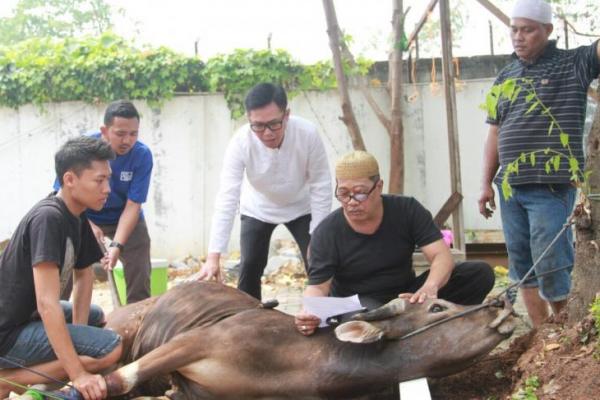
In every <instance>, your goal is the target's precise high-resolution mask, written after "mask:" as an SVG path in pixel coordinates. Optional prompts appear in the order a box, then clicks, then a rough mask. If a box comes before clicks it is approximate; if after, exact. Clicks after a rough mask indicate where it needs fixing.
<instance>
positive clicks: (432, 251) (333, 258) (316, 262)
mask: <svg viewBox="0 0 600 400" xmlns="http://www.w3.org/2000/svg"><path fill="white" fill-rule="evenodd" d="M335 173H336V182H337V187H336V190H335V196H336V198H337V199H338V201H339V202H340V203H341V205H342V207H341V208H339V209H337V210H335V211H334V212H332V213H331V214H329V216H327V217H326V218H325V219H324V220H323V221H322V222H321V224H320V225H319V226H318V227H317V229H315V231H314V234H313V238H312V240H311V248H310V256H309V268H308V280H309V281H308V286H307V287H306V289H305V291H304V296H335V297H343V296H351V295H354V294H358V295H359V298H360V301H361V303H362V304H363V306H366V307H368V308H374V307H377V306H380V305H383V304H384V303H387V302H388V301H391V300H392V299H394V298H396V297H398V296H400V297H404V298H406V299H408V300H409V301H410V302H411V303H414V302H419V303H422V302H423V301H425V299H427V298H436V297H440V298H443V299H446V300H449V301H452V302H454V303H458V304H478V303H481V302H482V301H483V299H484V298H485V296H486V295H487V294H488V293H489V291H490V290H491V289H492V287H493V285H494V274H493V271H492V269H491V268H490V266H489V265H488V264H486V263H484V262H477V261H475V262H463V263H460V264H458V265H456V266H455V265H454V262H453V260H452V255H451V254H450V250H449V249H448V246H446V244H445V243H444V241H443V240H442V234H441V232H440V230H439V229H438V228H437V227H436V226H435V224H434V222H433V219H432V217H431V213H430V212H429V211H427V210H426V209H425V208H424V207H423V206H422V205H421V204H420V203H419V202H418V201H417V200H415V199H414V198H412V197H404V196H395V195H382V190H383V181H382V180H381V179H380V176H379V166H378V164H377V160H375V158H374V157H373V156H372V155H371V154H369V153H367V152H364V151H354V152H352V153H350V154H347V155H345V156H344V157H342V158H341V159H340V160H339V161H338V162H337V164H336V168H335ZM416 246H419V248H420V249H421V251H422V252H423V254H424V255H425V257H426V258H427V261H428V262H429V263H430V265H431V266H430V269H429V270H428V271H426V272H424V273H423V274H421V275H419V276H416V275H415V272H414V269H413V267H412V254H413V252H414V250H415V247H416ZM319 322H320V321H319V319H318V318H317V317H315V316H313V315H308V314H305V313H300V314H298V315H297V316H296V326H297V328H298V330H299V331H300V332H301V333H302V334H304V335H310V334H312V333H313V332H314V330H315V328H316V327H317V326H318V325H319Z"/></svg>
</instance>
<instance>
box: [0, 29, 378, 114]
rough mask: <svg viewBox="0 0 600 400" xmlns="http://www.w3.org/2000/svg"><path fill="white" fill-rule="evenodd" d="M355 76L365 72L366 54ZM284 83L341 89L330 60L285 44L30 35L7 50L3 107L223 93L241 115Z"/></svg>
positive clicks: (0, 80)
mask: <svg viewBox="0 0 600 400" xmlns="http://www.w3.org/2000/svg"><path fill="white" fill-rule="evenodd" d="M357 64H358V65H357V67H355V68H353V69H351V68H350V67H349V66H346V68H347V72H348V73H349V74H360V75H365V74H366V73H367V72H368V71H369V68H370V66H371V64H372V63H371V62H370V61H368V60H365V59H362V58H361V59H359V60H358V63H357ZM267 81H268V82H275V83H279V84H281V85H283V86H284V87H285V88H286V89H287V90H288V94H289V96H290V98H291V97H293V96H294V95H296V94H297V93H298V92H299V91H301V90H327V89H332V88H335V87H336V79H335V73H334V71H333V66H332V65H331V62H330V61H320V62H317V63H315V64H313V65H302V64H300V63H299V62H298V61H296V60H294V59H293V57H292V56H291V55H290V54H289V53H288V52H286V51H285V50H249V49H238V50H234V51H233V52H232V53H230V54H224V55H218V56H216V57H213V58H210V59H209V60H208V61H207V62H206V63H204V62H203V61H201V60H200V59H198V58H196V57H186V56H182V55H179V54H177V53H175V52H173V51H172V50H169V49H167V48H164V47H160V48H156V49H154V48H143V49H138V48H135V47H134V46H132V45H130V44H129V43H128V42H127V41H126V40H125V39H123V38H120V37H119V36H116V35H114V34H111V33H105V34H103V35H102V36H99V37H88V38H84V39H74V38H69V39H50V38H41V39H30V40H27V41H25V42H21V43H19V44H17V45H14V46H11V47H4V48H0V106H7V107H12V108H18V107H20V106H22V105H25V104H29V103H32V104H35V105H37V106H40V107H43V105H44V104H46V103H51V102H62V101H84V102H87V103H100V102H101V103H106V102H110V101H112V100H114V99H119V98H126V99H132V100H146V101H148V102H149V103H150V104H151V105H153V106H160V104H162V103H163V102H164V101H165V100H168V99H170V98H172V97H173V96H174V95H175V94H177V93H198V92H205V91H209V92H222V93H223V94H224V96H225V99H226V101H227V105H228V106H229V108H230V110H231V114H232V117H233V118H238V117H240V116H242V115H243V113H244V107H243V99H244V97H245V95H246V93H247V91H248V90H249V89H250V88H251V87H252V86H254V85H255V84H256V83H259V82H267Z"/></svg>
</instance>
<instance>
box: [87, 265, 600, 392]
mask: <svg viewBox="0 0 600 400" xmlns="http://www.w3.org/2000/svg"><path fill="white" fill-rule="evenodd" d="M194 270H196V268H193V269H190V270H173V269H170V273H169V276H170V279H169V286H172V285H174V284H177V283H178V282H179V281H181V280H183V279H185V278H187V277H188V276H189V275H190V274H191V273H192V272H193V271H194ZM304 280H305V277H304V275H303V271H302V270H301V269H299V267H298V266H297V265H294V264H293V263H288V264H284V265H283V267H282V268H281V269H280V270H279V272H277V273H274V274H272V275H269V276H267V277H266V278H265V279H264V280H263V297H264V298H277V299H278V300H279V302H280V307H279V309H281V310H282V311H284V312H289V313H292V314H293V313H295V312H296V311H297V310H298V309H299V307H300V300H299V299H300V296H301V292H302V288H303V286H304ZM227 281H228V283H230V284H233V283H234V282H235V276H232V275H229V276H228V278H227ZM501 289H502V287H501V286H500V287H497V288H496V290H501ZM93 301H94V302H95V303H96V304H98V305H100V306H102V307H103V308H104V309H105V311H107V312H110V310H112V302H111V297H110V292H109V290H108V284H107V283H106V282H97V283H96V285H95V288H94V299H93ZM517 311H518V312H520V313H524V310H523V309H522V308H521V309H519V307H517ZM599 355H600V343H599V340H598V333H597V332H596V331H595V328H594V327H593V323H592V321H591V317H590V318H589V319H586V320H584V321H582V322H581V323H580V324H578V325H577V326H575V327H564V326H563V325H561V324H559V323H548V324H546V325H544V326H543V327H542V328H541V329H539V330H537V331H530V330H529V328H528V326H527V325H526V324H525V323H524V322H523V321H521V323H520V325H519V327H518V329H517V331H516V334H515V335H513V337H512V338H511V340H510V341H506V342H504V343H503V345H502V346H500V347H499V348H497V349H496V350H495V351H494V352H492V353H491V354H490V355H488V356H486V357H484V358H483V359H482V360H481V361H479V362H478V363H477V364H476V365H474V366H473V367H471V368H469V369H467V370H466V371H463V372H462V373H459V374H456V375H453V376H449V377H446V378H441V379H429V386H430V390H431V395H432V399H433V400H475V399H481V400H513V399H515V400H519V399H524V400H535V399H539V400H570V399H573V400H594V399H600V356H599ZM397 398H398V397H397V395H391V394H387V395H384V396H383V397H382V396H381V395H379V396H377V399H386V400H387V399H390V400H391V399H397Z"/></svg>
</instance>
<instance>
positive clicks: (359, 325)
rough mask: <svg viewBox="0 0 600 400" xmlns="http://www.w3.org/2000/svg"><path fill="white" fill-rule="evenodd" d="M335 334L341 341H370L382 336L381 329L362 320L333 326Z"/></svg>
mask: <svg viewBox="0 0 600 400" xmlns="http://www.w3.org/2000/svg"><path fill="white" fill-rule="evenodd" d="M335 336H336V337H337V338H338V340H341V341H342V342H353V343H371V342H376V341H377V340H379V339H381V337H382V336H383V331H382V330H381V329H379V328H377V327H376V326H375V325H371V324H370V323H368V322H364V321H350V322H345V323H343V324H341V325H340V326H338V327H337V328H335Z"/></svg>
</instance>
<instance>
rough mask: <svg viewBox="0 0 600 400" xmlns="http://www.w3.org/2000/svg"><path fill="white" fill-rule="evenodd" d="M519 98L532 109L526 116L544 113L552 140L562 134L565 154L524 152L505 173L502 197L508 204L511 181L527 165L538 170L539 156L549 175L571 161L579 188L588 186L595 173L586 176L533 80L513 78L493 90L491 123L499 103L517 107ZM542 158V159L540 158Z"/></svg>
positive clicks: (488, 101) (489, 96)
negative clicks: (511, 177)
mask: <svg viewBox="0 0 600 400" xmlns="http://www.w3.org/2000/svg"><path fill="white" fill-rule="evenodd" d="M519 95H523V96H525V104H526V105H528V107H527V111H525V114H524V115H525V116H526V115H529V114H531V113H532V112H533V111H535V110H537V109H540V113H541V115H544V116H546V117H548V119H549V125H548V136H550V135H552V134H553V133H554V132H558V134H559V139H560V144H561V146H562V147H563V148H564V149H565V152H560V151H557V150H554V149H551V148H549V147H548V148H545V149H540V150H535V151H531V152H527V153H525V152H523V153H521V154H520V155H519V157H517V158H516V159H515V160H513V161H511V162H509V163H508V164H507V165H506V168H504V169H503V175H502V185H501V188H502V194H503V196H504V198H505V199H506V200H508V199H509V198H510V197H511V196H512V188H511V186H510V183H509V182H510V181H509V178H510V176H511V175H512V174H517V175H518V174H519V166H520V165H522V164H525V163H527V162H528V163H530V164H531V166H532V167H533V166H535V165H536V163H537V161H538V157H537V155H539V154H541V153H543V154H544V156H546V157H545V158H546V161H545V162H544V170H545V171H546V174H551V173H555V172H558V171H559V170H560V164H561V161H562V160H563V159H564V160H567V162H568V165H569V169H568V171H569V173H570V174H571V177H570V179H571V181H572V182H574V183H575V184H577V185H582V184H583V185H585V182H587V181H588V177H589V174H590V173H591V171H586V172H584V171H583V170H582V169H581V167H580V165H579V161H578V160H577V158H576V157H575V156H574V154H573V149H572V148H571V144H570V141H569V134H568V133H567V132H565V131H564V130H563V128H562V127H561V125H560V123H559V122H558V120H557V119H556V117H555V116H554V115H553V114H552V112H551V109H550V107H548V106H546V105H545V104H544V102H543V101H542V100H541V99H540V97H539V95H538V93H537V91H536V90H535V86H534V84H533V80H531V79H527V78H509V79H507V80H505V81H504V82H502V83H500V84H497V85H494V86H492V88H491V89H490V91H489V92H488V94H487V96H486V100H485V103H484V104H483V105H482V108H483V109H484V110H486V111H487V113H488V116H489V117H490V118H491V119H494V120H495V119H497V112H498V111H497V110H498V103H499V102H500V101H502V100H507V101H509V102H510V103H511V104H513V103H514V102H515V101H516V100H517V98H518V97H519ZM540 158H542V157H540Z"/></svg>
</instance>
